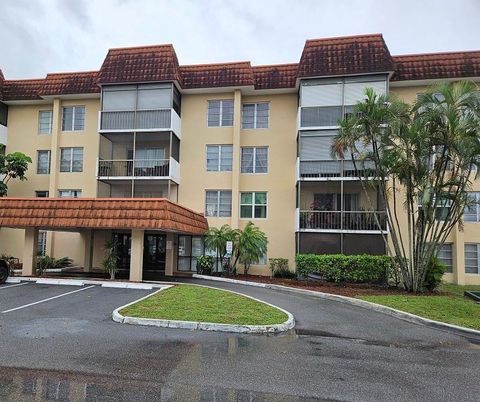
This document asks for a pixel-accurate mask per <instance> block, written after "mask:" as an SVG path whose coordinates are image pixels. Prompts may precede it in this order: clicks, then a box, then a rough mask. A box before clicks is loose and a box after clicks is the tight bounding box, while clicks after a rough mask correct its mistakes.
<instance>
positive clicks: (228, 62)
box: [179, 60, 252, 68]
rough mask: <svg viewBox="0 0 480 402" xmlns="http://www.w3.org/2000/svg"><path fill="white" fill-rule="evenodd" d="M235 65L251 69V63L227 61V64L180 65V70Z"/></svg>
mask: <svg viewBox="0 0 480 402" xmlns="http://www.w3.org/2000/svg"><path fill="white" fill-rule="evenodd" d="M235 64H237V65H238V64H248V65H249V66H250V67H252V63H251V62H250V61H249V60H243V61H227V62H219V63H202V64H181V65H180V66H179V67H180V68H184V67H186V68H194V67H220V66H229V65H235Z"/></svg>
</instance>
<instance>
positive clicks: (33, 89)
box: [2, 78, 45, 101]
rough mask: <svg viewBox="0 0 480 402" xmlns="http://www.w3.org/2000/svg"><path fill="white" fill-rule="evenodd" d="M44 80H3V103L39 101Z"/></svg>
mask: <svg viewBox="0 0 480 402" xmlns="http://www.w3.org/2000/svg"><path fill="white" fill-rule="evenodd" d="M44 82H45V79H43V78H39V79H33V80H5V81H4V83H3V93H2V97H3V99H2V100H4V101H9V100H41V99H42V98H41V97H40V96H39V92H40V91H41V89H42V87H43V84H44Z"/></svg>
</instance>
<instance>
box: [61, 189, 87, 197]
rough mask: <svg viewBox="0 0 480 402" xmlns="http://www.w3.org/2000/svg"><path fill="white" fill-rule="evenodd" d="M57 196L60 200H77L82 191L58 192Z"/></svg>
mask: <svg viewBox="0 0 480 402" xmlns="http://www.w3.org/2000/svg"><path fill="white" fill-rule="evenodd" d="M58 196H59V197H61V198H68V197H71V198H79V197H81V196H82V190H58Z"/></svg>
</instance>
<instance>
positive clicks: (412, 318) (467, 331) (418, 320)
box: [192, 274, 480, 336]
mask: <svg viewBox="0 0 480 402" xmlns="http://www.w3.org/2000/svg"><path fill="white" fill-rule="evenodd" d="M192 277H193V278H197V279H204V280H211V281H217V282H225V283H235V284H239V285H246V286H254V287H261V288H265V289H272V290H281V291H285V292H290V293H296V294H302V295H308V296H313V297H318V298H320V299H326V300H333V301H338V302H341V303H347V304H351V305H353V306H357V307H362V308H368V309H370V310H374V311H377V312H379V313H383V314H386V315H390V316H392V317H395V318H399V319H401V320H404V321H408V322H411V323H414V324H420V325H427V326H429V327H433V328H437V329H442V330H450V331H454V332H457V333H460V334H461V335H467V336H468V335H470V336H471V335H475V336H480V331H477V330H475V329H471V328H466V327H461V326H459V325H454V324H447V323H445V322H441V321H435V320H431V319H429V318H424V317H420V316H418V315H415V314H411V313H407V312H405V311H401V310H397V309H394V308H392V307H387V306H383V305H381V304H376V303H372V302H369V301H366V300H360V299H355V298H353V297H347V296H340V295H334V294H331V293H323V292H317V291H315V290H304V289H297V288H292V287H289V286H283V285H273V284H270V283H258V282H249V281H243V280H237V279H229V278H220V277H211V276H208V275H198V274H193V275H192Z"/></svg>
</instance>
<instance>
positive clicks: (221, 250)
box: [205, 225, 238, 270]
mask: <svg viewBox="0 0 480 402" xmlns="http://www.w3.org/2000/svg"><path fill="white" fill-rule="evenodd" d="M237 235H238V231H237V230H235V229H232V228H231V227H230V225H223V226H222V227H221V228H210V229H209V230H208V232H207V234H206V237H205V247H206V248H207V249H209V250H213V251H215V252H216V254H217V255H218V256H219V257H220V261H221V264H222V266H223V265H224V261H225V256H226V255H227V241H231V242H233V241H234V240H235V238H236V237H237ZM227 268H228V270H229V267H227Z"/></svg>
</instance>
